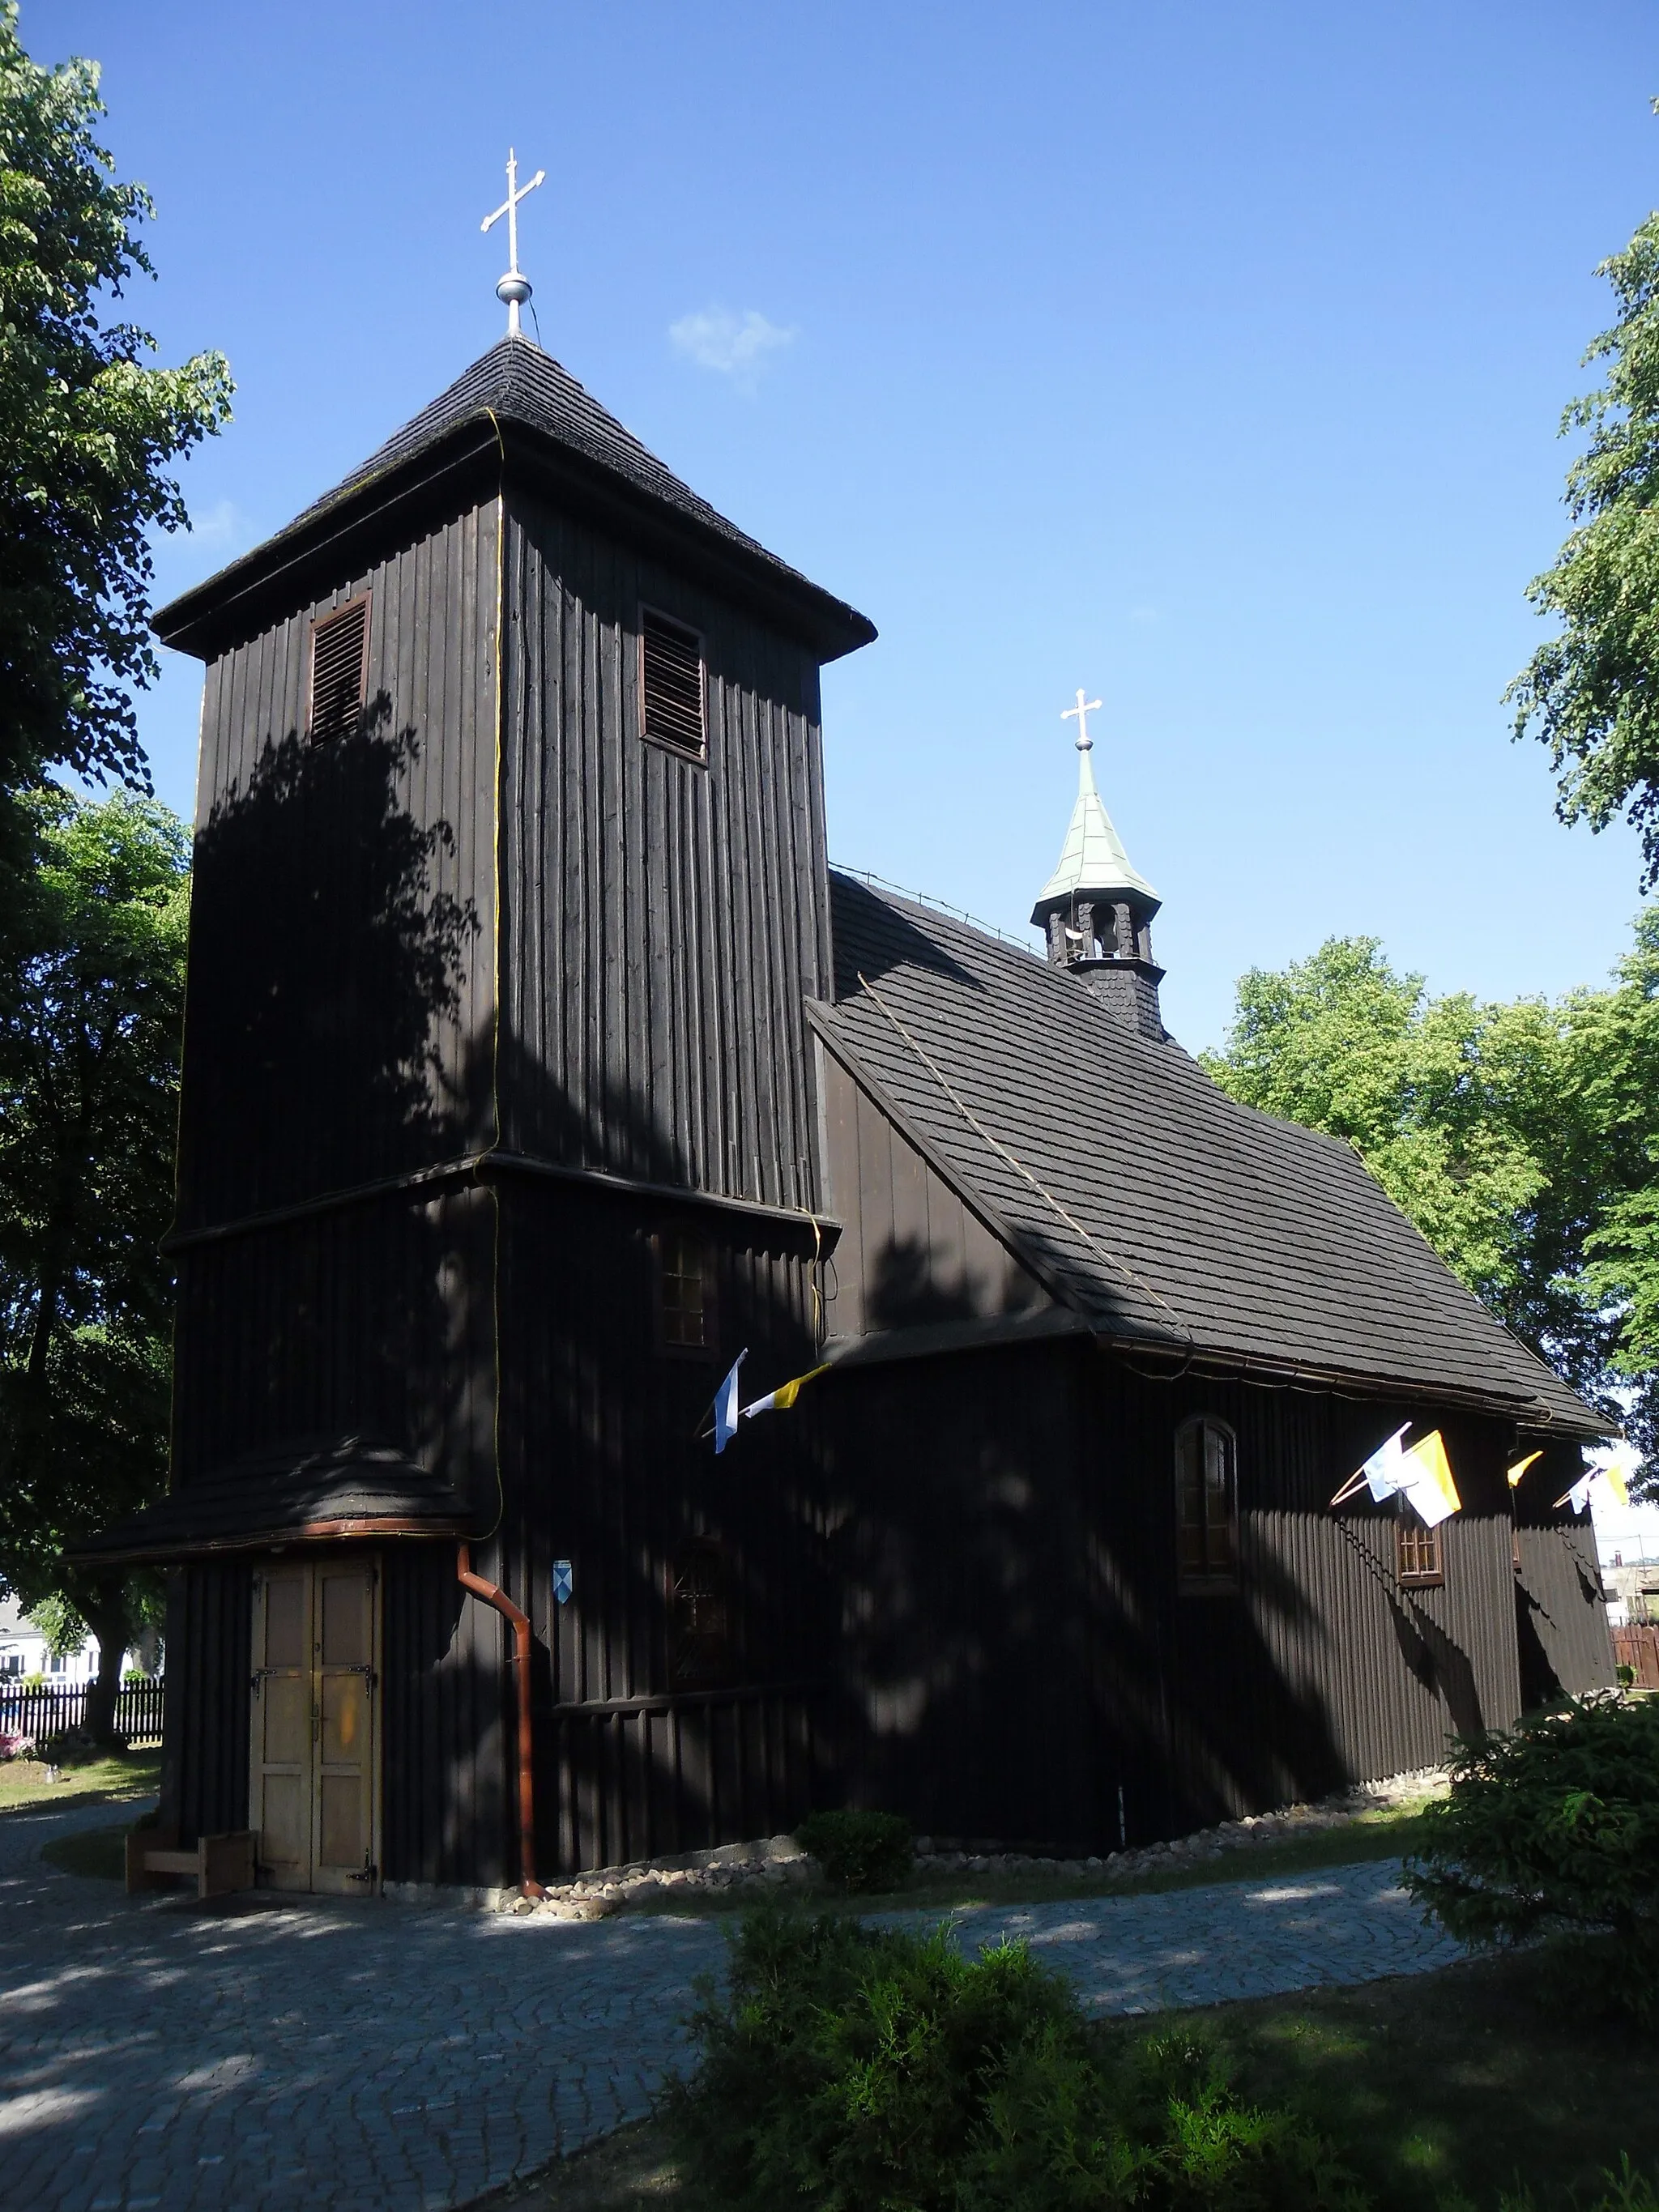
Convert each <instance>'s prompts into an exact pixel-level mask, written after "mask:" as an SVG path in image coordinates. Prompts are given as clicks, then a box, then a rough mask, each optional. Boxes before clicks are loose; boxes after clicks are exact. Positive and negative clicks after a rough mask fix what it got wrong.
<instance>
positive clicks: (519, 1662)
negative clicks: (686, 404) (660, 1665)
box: [455, 1544, 547, 1897]
mask: <svg viewBox="0 0 1659 2212" xmlns="http://www.w3.org/2000/svg"><path fill="white" fill-rule="evenodd" d="M455 1579H456V1581H457V1582H458V1583H460V1584H461V1585H462V1587H463V1588H464V1589H470V1590H471V1593H472V1595H473V1596H474V1597H481V1598H482V1599H483V1601H484V1603H485V1604H486V1605H493V1606H494V1607H495V1610H496V1612H497V1613H500V1614H501V1618H502V1620H505V1621H507V1622H509V1623H510V1624H511V1626H512V1629H513V1680H514V1684H515V1686H516V1688H517V1692H518V1705H519V1889H520V1894H521V1895H522V1896H525V1897H544V1896H545V1895H546V1894H547V1893H546V1891H545V1890H544V1888H543V1887H542V1886H541V1884H540V1882H538V1881H537V1879H536V1778H535V1761H534V1746H533V1742H532V1735H531V1727H530V1620H529V1616H528V1614H526V1613H520V1610H519V1608H518V1607H517V1606H516V1605H514V1604H513V1601H512V1599H511V1598H510V1597H509V1596H508V1595H507V1592H506V1591H505V1590H504V1589H501V1587H500V1586H499V1584H497V1583H487V1582H486V1581H485V1580H484V1578H483V1576H482V1575H475V1574H474V1573H473V1571H472V1547H471V1545H470V1544H462V1545H461V1546H459V1548H458V1550H457V1553H456V1557H455Z"/></svg>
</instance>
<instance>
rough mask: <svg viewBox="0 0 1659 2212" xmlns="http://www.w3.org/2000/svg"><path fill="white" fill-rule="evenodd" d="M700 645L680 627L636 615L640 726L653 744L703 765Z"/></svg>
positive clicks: (652, 614) (650, 613)
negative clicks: (638, 652)
mask: <svg viewBox="0 0 1659 2212" xmlns="http://www.w3.org/2000/svg"><path fill="white" fill-rule="evenodd" d="M703 688H704V687H703V658H702V638H701V637H700V636H699V635H698V634H697V632H696V630H694V629H687V628H686V626H685V624H684V623H677V622H675V621H674V620H672V618H671V617H669V616H667V615H659V613H657V611H656V610H655V609H654V608H653V607H641V609H640V726H641V730H642V731H643V732H644V733H645V735H646V736H647V738H652V739H653V741H654V742H655V743H656V744H661V745H669V746H671V747H672V749H673V750H674V751H676V752H677V753H684V754H685V755H686V756H687V757H689V758H690V759H692V760H699V761H700V760H706V759H707V758H708V732H707V729H706V727H705V724H704V718H703Z"/></svg>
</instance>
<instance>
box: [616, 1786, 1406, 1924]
mask: <svg viewBox="0 0 1659 2212" xmlns="http://www.w3.org/2000/svg"><path fill="white" fill-rule="evenodd" d="M1421 1817H1422V1815H1421V1810H1420V1808H1418V1807H1411V1808H1403V1809H1394V1810H1387V1811H1379V1812H1376V1813H1364V1814H1359V1815H1358V1817H1357V1818H1356V1819H1355V1820H1353V1821H1352V1822H1351V1823H1350V1824H1348V1825H1347V1826H1343V1827H1340V1828H1326V1829H1322V1830H1320V1831H1319V1832H1316V1833H1315V1834H1312V1835H1308V1836H1298V1837H1291V1838H1288V1839H1287V1840H1285V1842H1283V1843H1272V1844H1244V1845H1243V1846H1241V1847H1240V1848H1239V1849H1238V1850H1230V1851H1225V1852H1223V1853H1222V1855H1221V1856H1220V1857H1218V1858H1213V1859H1200V1860H1197V1861H1194V1862H1193V1863H1189V1864H1179V1863H1177V1864H1173V1865H1170V1866H1168V1867H1159V1868H1156V1869H1148V1870H1147V1871H1146V1872H1145V1873H1144V1874H1136V1875H1127V1876H1121V1877H1119V1878H1118V1879H1116V1880H1114V1879H1113V1877H1112V1875H1110V1874H1109V1873H1106V1872H1102V1873H1100V1874H1091V1875H1051V1874H1043V1873H1041V1872H1036V1871H1032V1872H1030V1873H1024V1872H1018V1873H1012V1874H1000V1873H991V1874H967V1873H961V1874H934V1873H932V1872H927V1873H925V1874H921V1875H914V1876H913V1877H912V1878H911V1880H910V1881H908V1882H907V1883H906V1884H905V1886H904V1887H903V1888H902V1889H895V1890H887V1891H884V1892H883V1893H879V1894H877V1895H871V1896H862V1897H844V1896H837V1895H835V1894H834V1893H829V1894H825V1893H821V1892H819V1891H816V1890H815V1891H813V1892H811V1896H810V1901H811V1906H812V1909H813V1911H818V1912H854V1913H864V1912H899V1911H907V1912H908V1911H921V1912H950V1911H965V1910H966V1909H968V1908H969V1907H970V1906H973V1905H1050V1904H1064V1903H1066V1901H1067V1900H1068V1899H1073V1898H1084V1897H1149V1896H1155V1895H1158V1894H1160V1893H1163V1892H1164V1891H1166V1890H1174V1889H1206V1888H1209V1887H1212V1885H1213V1884H1215V1883H1217V1882H1226V1881H1248V1882H1258V1881H1277V1880H1279V1878H1280V1877H1281V1876H1283V1875H1297V1874H1310V1873H1314V1872H1316V1871H1317V1870H1318V1869H1321V1868H1323V1867H1334V1866H1354V1865H1357V1864H1358V1863H1361V1862H1364V1861H1369V1860H1374V1859H1391V1858H1399V1857H1402V1856H1403V1855H1404V1854H1405V1853H1406V1852H1407V1851H1410V1850H1414V1849H1415V1848H1416V1846H1417V1844H1418V1842H1419V1838H1420V1837H1421V1835H1422V1828H1421V1826H1420V1822H1421ZM783 1894H785V1895H787V1894H789V1893H788V1892H784V1893H783ZM754 1902H755V1893H754V1891H753V1890H752V1889H744V1888H740V1887H733V1888H732V1889H724V1890H722V1889H659V1890H655V1891H652V1890H647V1891H646V1892H645V1893H644V1895H643V1896H642V1897H641V1899H638V1900H634V1899H630V1900H629V1905H628V1910H629V1911H630V1912H696V1913H719V1912H741V1911H744V1909H745V1908H746V1907H748V1906H750V1905H753V1904H754Z"/></svg>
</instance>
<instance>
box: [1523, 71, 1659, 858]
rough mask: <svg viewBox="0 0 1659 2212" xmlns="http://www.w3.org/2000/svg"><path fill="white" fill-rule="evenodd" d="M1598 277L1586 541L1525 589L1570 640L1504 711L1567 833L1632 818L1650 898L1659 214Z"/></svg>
mask: <svg viewBox="0 0 1659 2212" xmlns="http://www.w3.org/2000/svg"><path fill="white" fill-rule="evenodd" d="M1655 105H1656V107H1659V101H1656V103H1655ZM1596 274H1597V275H1598V276H1606V277H1607V279H1608V281H1609V282H1610V283H1611V284H1612V286H1613V295H1614V297H1615V299H1616V301H1617V303H1618V313H1617V316H1616V318H1615V319H1614V321H1613V324H1612V325H1610V327H1609V328H1608V329H1607V330H1605V331H1602V332H1601V336H1600V337H1598V338H1597V339H1596V340H1595V343H1593V344H1592V345H1591V347H1590V349H1589V352H1588V353H1587V354H1586V355H1585V356H1584V359H1585V362H1586V363H1589V362H1595V361H1605V362H1607V374H1606V377H1605V379H1604V380H1603V382H1602V383H1601V385H1600V386H1598V387H1597V388H1596V390H1595V391H1594V392H1588V393H1586V394H1585V395H1584V397H1583V398H1580V399H1575V400H1574V401H1573V402H1572V404H1571V406H1569V407H1568V409H1567V410H1566V412H1565V415H1564V416H1563V417H1562V421H1561V428H1562V434H1563V435H1567V434H1568V433H1570V432H1571V431H1574V430H1588V431H1589V443H1588V445H1587V447H1586V448H1585V450H1584V452H1583V453H1581V454H1580V455H1579V456H1578V458H1577V459H1576V460H1575V461H1574V462H1573V464H1572V466H1571V469H1570V470H1569V471H1568V474H1567V489H1566V504H1567V510H1568V513H1570V514H1571V517H1572V520H1573V521H1574V523H1575V524H1576V525H1577V528H1575V529H1574V530H1573V531H1572V532H1571V534H1570V535H1569V537H1568V538H1567V540H1566V543H1565V544H1564V545H1563V547H1562V548H1561V550H1560V553H1559V555H1558V556H1557V558H1556V561H1555V564H1554V566H1553V568H1547V569H1546V570H1545V571H1544V573H1543V574H1542V575H1541V576H1535V577H1534V579H1533V580H1532V582H1531V583H1530V584H1529V585H1528V587H1527V596H1528V599H1530V600H1531V601H1532V604H1533V605H1534V607H1535V608H1536V609H1537V611H1538V612H1539V613H1540V614H1541V615H1553V616H1555V617H1558V618H1559V623H1560V629H1559V632H1558V634H1557V635H1555V636H1553V637H1552V638H1550V639H1549V640H1548V641H1547V642H1546V643H1545V644H1543V645H1541V646H1540V647H1539V648H1538V650H1537V652H1536V653H1534V655H1533V657H1532V659H1531V660H1530V661H1529V662H1528V665H1527V666H1526V667H1525V668H1524V669H1522V671H1521V673H1520V675H1519V676H1517V677H1516V679H1515V681H1514V682H1513V683H1512V684H1510V688H1509V690H1507V692H1505V694H1504V697H1505V698H1506V700H1508V701H1509V702H1511V703H1512V704H1513V706H1514V708H1515V730H1516V736H1517V737H1522V736H1524V735H1525V734H1526V733H1527V732H1528V731H1532V732H1535V734H1536V735H1537V736H1538V737H1539V738H1541V739H1542V740H1543V742H1544V743H1545V744H1547V745H1548V747H1549V749H1550V757H1551V759H1552V761H1553V763H1554V765H1555V768H1556V769H1557V771H1558V775H1559V783H1558V789H1559V804H1558V806H1557V810H1556V811H1557V812H1558V813H1559V815H1560V817H1561V819H1562V820H1563V821H1564V822H1577V821H1580V820H1584V821H1588V822H1589V823H1590V825H1591V827H1592V828H1593V829H1605V828H1606V826H1607V823H1609V822H1611V821H1612V820H1613V818H1614V817H1615V816H1617V815H1618V814H1620V812H1621V811H1622V812H1624V813H1626V815H1627V816H1628V818H1629V819H1630V821H1631V822H1632V823H1634V824H1635V826H1636V827H1637V829H1638V830H1639V831H1640V833H1641V836H1642V848H1643V854H1644V861H1645V875H1644V888H1646V887H1650V886H1651V885H1652V884H1655V883H1659V214H1654V215H1650V216H1649V217H1648V219H1647V221H1646V222H1644V224H1643V225H1642V227H1641V228H1640V229H1639V230H1638V232H1637V234H1636V235H1635V236H1634V238H1632V240H1631V242H1630V244H1629V245H1628V246H1626V248H1625V250H1624V252H1622V253H1615V254H1613V256H1612V257H1611V258H1609V259H1608V260H1607V261H1604V262H1603V263H1602V264H1601V267H1600V268H1599V269H1598V270H1597V271H1596Z"/></svg>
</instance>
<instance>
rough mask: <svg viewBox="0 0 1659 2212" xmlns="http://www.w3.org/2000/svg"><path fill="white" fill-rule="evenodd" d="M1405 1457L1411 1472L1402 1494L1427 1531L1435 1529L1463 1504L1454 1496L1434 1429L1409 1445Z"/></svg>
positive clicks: (1447, 1465)
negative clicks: (1407, 1499) (1418, 1441)
mask: <svg viewBox="0 0 1659 2212" xmlns="http://www.w3.org/2000/svg"><path fill="white" fill-rule="evenodd" d="M1405 1456H1406V1461H1407V1465H1408V1466H1409V1467H1410V1468H1411V1470H1412V1472H1411V1478H1410V1480H1409V1481H1407V1483H1406V1484H1404V1485H1403V1486H1402V1487H1403V1488H1404V1491H1405V1494H1406V1496H1407V1498H1409V1499H1410V1500H1411V1503H1412V1506H1413V1510H1414V1511H1415V1512H1416V1514H1417V1517H1418V1519H1419V1521H1421V1522H1424V1524H1425V1526H1426V1527H1428V1528H1437V1527H1438V1525H1439V1524H1440V1522H1443V1521H1444V1520H1445V1519H1446V1518H1447V1517H1448V1516H1449V1515H1451V1514H1453V1513H1455V1512H1457V1511H1459V1510H1461V1508H1462V1504H1463V1501H1462V1498H1460V1497H1459V1496H1458V1494H1457V1485H1456V1484H1455V1482H1454V1481H1453V1480H1452V1471H1451V1462H1450V1461H1449V1459H1448V1458H1447V1457H1446V1444H1445V1439H1444V1438H1443V1437H1442V1435H1441V1433H1440V1431H1439V1430H1438V1429H1435V1430H1433V1431H1431V1433H1430V1434H1429V1435H1428V1436H1426V1437H1424V1439H1423V1441H1422V1443H1420V1444H1413V1446H1412V1448H1411V1449H1410V1450H1409V1451H1408V1452H1407V1454H1406V1455H1405Z"/></svg>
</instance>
